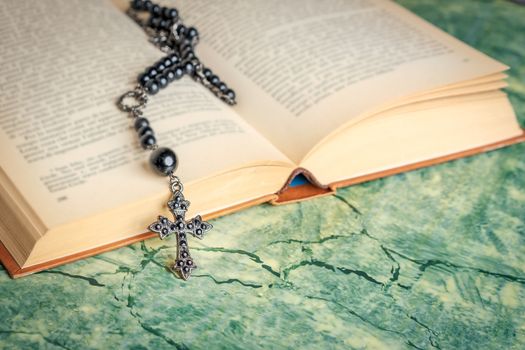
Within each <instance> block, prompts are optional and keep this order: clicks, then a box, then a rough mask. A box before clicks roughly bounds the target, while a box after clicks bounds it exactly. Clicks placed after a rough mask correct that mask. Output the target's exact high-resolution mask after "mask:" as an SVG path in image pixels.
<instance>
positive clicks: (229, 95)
mask: <svg viewBox="0 0 525 350" xmlns="http://www.w3.org/2000/svg"><path fill="white" fill-rule="evenodd" d="M226 96H228V97H229V98H230V99H231V100H235V91H233V90H232V89H228V91H226Z"/></svg>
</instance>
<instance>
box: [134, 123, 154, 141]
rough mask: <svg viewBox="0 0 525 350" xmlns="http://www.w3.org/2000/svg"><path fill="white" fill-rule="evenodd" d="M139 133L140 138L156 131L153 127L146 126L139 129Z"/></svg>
mask: <svg viewBox="0 0 525 350" xmlns="http://www.w3.org/2000/svg"><path fill="white" fill-rule="evenodd" d="M137 135H139V138H140V139H142V137H143V136H146V135H155V133H154V132H153V129H152V128H151V127H150V126H145V127H143V128H141V129H139V131H138V132H137Z"/></svg>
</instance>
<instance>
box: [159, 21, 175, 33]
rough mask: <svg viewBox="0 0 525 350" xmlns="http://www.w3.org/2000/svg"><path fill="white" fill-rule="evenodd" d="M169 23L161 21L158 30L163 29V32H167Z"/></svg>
mask: <svg viewBox="0 0 525 350" xmlns="http://www.w3.org/2000/svg"><path fill="white" fill-rule="evenodd" d="M171 24H172V23H171V21H168V20H166V19H163V20H162V21H160V23H159V28H160V29H164V30H169V29H170V27H171Z"/></svg>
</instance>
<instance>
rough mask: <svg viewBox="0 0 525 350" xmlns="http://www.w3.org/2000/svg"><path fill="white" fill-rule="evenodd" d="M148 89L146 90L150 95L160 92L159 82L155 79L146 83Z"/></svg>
mask: <svg viewBox="0 0 525 350" xmlns="http://www.w3.org/2000/svg"><path fill="white" fill-rule="evenodd" d="M144 88H145V89H146V92H147V93H148V94H150V95H155V94H156V93H157V92H159V89H160V87H159V84H158V83H157V82H156V81H155V80H150V81H148V82H147V83H146V86H144Z"/></svg>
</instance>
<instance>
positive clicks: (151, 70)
mask: <svg viewBox="0 0 525 350" xmlns="http://www.w3.org/2000/svg"><path fill="white" fill-rule="evenodd" d="M146 73H147V74H148V75H149V77H150V78H152V79H153V78H155V77H156V76H157V74H159V72H158V71H157V69H156V68H155V67H150V68H149V69H148V70H147V71H146Z"/></svg>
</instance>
